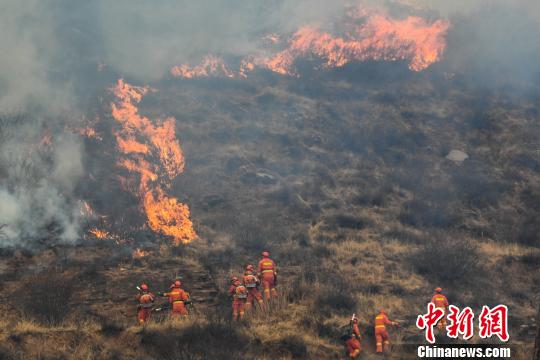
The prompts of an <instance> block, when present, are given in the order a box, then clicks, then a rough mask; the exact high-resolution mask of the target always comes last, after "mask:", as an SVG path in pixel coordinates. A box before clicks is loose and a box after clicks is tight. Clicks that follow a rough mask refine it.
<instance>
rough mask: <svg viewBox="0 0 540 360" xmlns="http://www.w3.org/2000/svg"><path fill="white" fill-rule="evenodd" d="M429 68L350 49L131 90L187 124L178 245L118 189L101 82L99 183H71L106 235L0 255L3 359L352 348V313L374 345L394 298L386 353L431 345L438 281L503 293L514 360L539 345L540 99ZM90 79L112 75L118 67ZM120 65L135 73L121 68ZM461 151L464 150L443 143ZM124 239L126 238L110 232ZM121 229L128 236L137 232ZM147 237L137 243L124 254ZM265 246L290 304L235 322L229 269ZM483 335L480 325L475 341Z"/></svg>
mask: <svg viewBox="0 0 540 360" xmlns="http://www.w3.org/2000/svg"><path fill="white" fill-rule="evenodd" d="M444 69H445V68H444V64H436V65H434V66H433V67H432V68H430V69H428V70H427V71H424V72H422V73H414V72H410V71H408V70H407V68H406V64H404V63H400V62H397V63H374V62H366V63H354V64H350V65H347V66H345V67H342V68H340V69H337V70H332V71H326V72H309V71H307V72H306V73H305V74H303V76H302V78H301V79H296V78H286V77H281V76H278V75H276V74H272V73H269V72H266V71H259V72H256V73H254V74H253V76H252V77H250V78H248V79H242V80H235V79H219V78H216V79H212V78H209V79H193V80H189V79H188V80H181V79H174V78H168V79H166V80H162V81H160V82H157V83H155V84H152V87H153V88H155V89H157V91H155V92H151V93H149V94H147V95H146V96H145V97H144V99H143V100H142V101H141V103H140V104H139V111H140V112H141V113H142V114H144V115H145V116H148V117H149V118H152V119H153V118H166V117H169V116H172V117H174V118H175V119H176V129H175V130H176V134H177V136H178V138H179V140H180V143H181V146H182V150H183V152H184V158H185V163H186V164H185V170H184V172H183V173H182V174H180V175H179V176H178V177H176V178H175V179H174V181H173V183H172V185H171V187H170V191H169V193H170V194H171V195H174V196H175V197H177V198H178V199H179V200H180V201H181V202H183V203H186V204H189V208H190V210H191V219H192V220H193V222H194V228H195V231H196V232H197V234H198V238H197V239H195V240H193V241H192V242H191V243H190V244H189V245H180V246H179V247H176V246H173V245H172V243H171V241H170V240H169V239H168V238H167V237H165V236H159V235H156V234H154V233H152V232H150V231H149V229H148V228H143V229H140V228H135V227H134V224H137V223H142V222H143V221H142V222H141V221H140V219H138V218H137V217H140V215H137V214H138V212H139V207H138V204H137V202H136V201H133V196H132V195H130V194H128V193H125V192H122V191H121V189H120V188H119V185H118V181H117V178H118V174H121V170H118V168H117V167H115V165H114V160H113V159H114V156H115V153H114V151H112V150H107V151H104V150H103V149H113V148H114V145H113V141H114V140H113V139H112V138H111V135H110V128H111V127H113V126H114V125H113V121H112V119H111V115H110V103H111V101H112V100H110V99H109V98H108V97H110V94H107V95H100V96H105V99H104V100H102V102H101V104H100V106H99V107H95V108H93V109H92V111H93V112H95V114H96V116H97V117H99V119H100V122H99V123H98V125H96V131H97V132H98V133H99V134H100V136H101V137H100V138H95V137H90V138H86V139H85V144H84V146H85V150H86V151H87V152H88V153H89V154H90V156H89V157H88V160H87V163H86V164H84V165H85V171H86V172H87V174H91V176H90V175H88V181H87V182H86V183H85V184H84V185H80V186H79V187H78V188H77V190H76V191H77V192H78V193H79V194H81V195H82V196H83V197H84V198H85V199H87V201H88V203H89V204H90V206H91V207H92V208H93V209H94V210H95V211H96V212H97V213H98V214H101V215H103V216H104V217H105V220H100V221H101V222H99V221H98V222H94V223H91V224H90V223H89V224H88V229H90V228H92V227H95V226H97V225H104V224H106V226H105V227H106V228H107V230H108V231H110V233H111V234H112V233H114V236H113V235H106V236H103V238H101V239H99V238H96V237H95V236H93V235H91V234H90V233H87V235H86V236H85V238H84V239H82V240H81V241H80V242H78V244H76V245H49V244H48V242H47V240H45V241H44V242H43V244H42V245H41V246H40V247H39V248H37V249H33V250H32V251H29V250H25V249H18V250H13V249H12V250H9V249H8V250H4V251H3V252H2V253H1V259H0V279H1V290H2V299H3V301H2V303H1V305H0V306H1V309H2V312H3V313H4V314H5V316H4V318H3V319H2V327H1V330H0V357H3V358H7V359H25V358H40V359H81V358H87V359H105V358H110V359H128V358H129V359H143V358H156V359H158V358H159V359H209V358H220V359H240V358H245V359H276V358H279V359H289V358H291V359H292V358H294V359H308V358H309V359H318V358H341V357H342V356H344V348H343V345H342V343H341V341H340V340H339V335H340V333H339V331H340V330H339V329H340V327H341V326H342V325H345V324H346V323H347V321H348V318H349V317H350V315H351V314H352V313H356V314H357V315H358V316H359V319H360V330H361V332H362V333H363V334H364V339H363V341H362V346H363V348H364V350H363V355H362V358H364V359H370V358H377V357H376V355H375V354H374V352H375V351H374V339H373V334H372V324H373V323H372V321H373V317H374V316H375V315H376V311H377V310H378V309H379V308H380V307H384V308H385V309H386V310H387V312H388V313H389V314H390V316H391V317H393V318H395V319H399V320H400V321H401V322H402V324H403V325H402V327H401V328H399V329H396V330H391V339H392V342H393V343H394V348H393V352H392V354H390V355H388V356H387V358H395V359H402V358H406V357H407V356H409V355H410V354H413V355H411V357H414V351H412V352H411V351H409V350H407V345H410V344H418V343H421V342H423V338H422V334H421V332H420V331H419V330H417V329H416V327H415V324H414V323H415V320H416V316H417V315H418V314H421V313H423V312H424V311H425V304H426V303H427V302H428V301H429V299H430V298H431V295H432V292H433V289H434V288H435V287H436V286H441V287H443V288H444V290H445V293H446V294H447V296H448V297H449V299H450V302H451V303H452V304H455V305H457V306H460V307H464V306H471V307H472V308H473V309H475V310H478V309H480V308H481V307H482V305H490V306H493V305H497V304H506V305H507V306H508V307H509V313H510V317H509V326H510V334H511V341H510V344H511V346H512V347H513V349H514V356H513V358H516V359H521V358H529V356H530V355H529V354H531V353H532V347H533V344H534V337H535V327H534V318H535V316H536V311H537V305H538V297H537V296H538V292H539V286H540V271H538V270H539V264H540V249H539V247H540V239H539V238H538V235H539V234H540V225H539V222H538V220H537V219H538V218H539V215H540V208H539V204H540V162H539V161H540V160H539V158H538V144H539V134H540V132H539V129H538V126H539V122H538V118H539V116H540V108H539V104H540V97H539V96H538V92H536V91H534V88H528V87H527V86H525V85H523V84H519V83H515V84H511V85H506V86H504V87H497V88H494V87H484V86H482V85H481V84H478V83H476V82H473V81H470V80H469V79H468V78H467V77H466V76H464V75H459V74H458V75H455V74H448V73H445V72H444V71H443V70H444ZM100 76H101V78H100V79H99V81H101V82H103V83H104V84H111V83H114V81H116V74H114V73H113V72H105V73H103V74H101V75H100ZM128 80H129V79H128ZM452 150H460V151H463V152H465V153H466V154H467V155H468V158H467V159H465V160H464V161H453V160H450V159H448V158H447V155H448V154H449V153H450V151H452ZM119 238H120V239H121V240H120V241H118V239H119ZM122 240H126V241H127V245H126V243H125V242H123V241H122ZM134 248H140V249H143V250H144V251H146V252H148V254H147V255H145V256H143V257H134V254H133V253H132V250H133V249H134ZM264 249H267V250H269V251H270V253H271V255H272V258H274V259H275V260H276V261H277V263H278V267H279V268H280V284H279V291H280V292H281V294H282V297H281V300H280V302H279V304H277V305H275V309H274V311H273V312H272V313H262V314H260V313H259V314H257V315H255V316H254V317H252V318H250V319H249V320H247V321H246V322H245V323H243V324H234V323H231V321H230V311H231V310H230V300H229V298H228V297H227V295H226V290H227V286H228V279H229V277H230V275H233V274H239V273H240V272H241V270H242V268H243V266H244V265H245V264H247V263H254V262H256V261H258V259H259V254H260V252H261V251H262V250H264ZM177 275H181V276H182V277H183V281H184V283H185V286H186V288H187V289H188V290H189V291H190V292H191V294H192V296H193V297H194V299H195V300H196V304H195V305H196V309H197V311H196V314H194V316H193V317H191V318H190V319H189V320H186V321H184V322H172V323H171V322H170V321H168V320H166V316H164V315H159V316H157V317H156V318H155V321H153V322H152V323H150V324H149V325H148V326H146V327H145V328H144V329H141V328H139V327H138V326H136V325H135V323H136V321H135V302H134V300H133V296H134V295H135V294H136V289H135V286H136V285H138V284H139V283H140V282H141V281H146V282H148V283H149V284H150V285H151V287H152V289H155V290H156V291H158V290H160V289H165V288H166V287H167V286H168V285H169V283H170V281H171V279H173V278H174V277H175V276H177ZM473 340H474V341H475V342H481V341H482V340H481V339H479V338H478V337H475V338H474V339H473Z"/></svg>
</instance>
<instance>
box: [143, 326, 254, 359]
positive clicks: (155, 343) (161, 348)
mask: <svg viewBox="0 0 540 360" xmlns="http://www.w3.org/2000/svg"><path fill="white" fill-rule="evenodd" d="M141 335H142V338H141V343H142V345H143V346H144V347H146V348H147V350H148V351H149V353H150V354H151V355H153V358H157V359H175V360H177V359H178V360H181V359H240V358H242V353H243V352H244V351H245V349H246V346H247V345H248V344H249V343H250V342H249V339H248V337H247V336H245V335H244V334H243V333H242V332H241V331H240V327H239V326H237V325H233V324H232V323H229V322H227V321H225V320H224V319H223V318H215V319H212V320H211V321H209V322H206V321H203V322H196V323H195V322H194V323H191V324H178V325H175V324H171V323H169V324H167V323H165V325H164V326H162V327H150V328H146V329H144V330H143V331H142V333H141Z"/></svg>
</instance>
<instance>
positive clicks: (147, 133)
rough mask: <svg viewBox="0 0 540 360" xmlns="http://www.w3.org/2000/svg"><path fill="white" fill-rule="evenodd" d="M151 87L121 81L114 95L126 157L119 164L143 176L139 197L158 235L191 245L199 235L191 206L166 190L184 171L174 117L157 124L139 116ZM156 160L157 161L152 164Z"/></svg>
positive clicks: (121, 147)
mask: <svg viewBox="0 0 540 360" xmlns="http://www.w3.org/2000/svg"><path fill="white" fill-rule="evenodd" d="M148 91H149V88H148V87H140V86H132V85H129V84H127V83H126V82H124V81H123V80H122V79H120V80H118V82H117V84H116V86H114V87H113V88H112V92H113V94H114V96H115V97H116V101H115V102H113V103H111V108H112V116H113V118H114V119H115V120H116V121H117V122H118V123H119V125H120V128H119V130H117V131H116V132H115V134H114V135H115V137H116V144H117V147H118V150H119V151H120V153H122V154H123V156H122V157H121V158H120V159H119V160H118V165H119V166H121V167H123V168H124V169H126V170H128V172H130V173H134V174H137V175H138V176H139V179H138V180H139V183H138V194H137V195H138V196H139V197H140V199H141V207H142V209H143V211H144V213H145V215H146V217H147V220H148V226H149V227H150V228H151V229H152V230H153V231H155V232H158V233H161V234H163V235H166V236H171V237H172V238H173V240H174V242H175V244H176V245H178V244H180V243H185V244H186V243H189V242H190V241H192V240H193V239H195V237H196V236H197V235H196V233H195V230H194V229H193V223H192V222H191V220H190V218H189V215H190V212H189V207H188V206H187V205H185V204H182V203H180V202H179V201H178V200H177V199H176V198H174V197H170V196H168V195H167V194H166V192H165V190H164V188H168V187H170V185H171V180H172V179H174V178H175V177H176V176H178V175H179V174H181V173H182V172H183V171H184V155H183V153H182V149H181V148H180V143H179V142H178V140H177V139H176V133H175V124H176V121H175V119H174V118H172V117H170V118H167V119H165V120H163V121H161V120H158V121H157V122H156V123H157V124H155V125H154V123H153V122H152V121H151V120H150V119H148V118H147V117H145V116H142V115H140V114H139V109H138V108H137V104H138V103H139V102H140V101H141V100H142V98H143V96H144V95H145V94H146V93H147V92H148ZM152 160H154V161H152Z"/></svg>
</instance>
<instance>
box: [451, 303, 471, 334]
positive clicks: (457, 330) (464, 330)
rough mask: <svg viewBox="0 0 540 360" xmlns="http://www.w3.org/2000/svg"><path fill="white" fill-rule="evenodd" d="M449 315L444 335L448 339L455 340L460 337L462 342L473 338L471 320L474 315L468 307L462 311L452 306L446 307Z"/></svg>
mask: <svg viewBox="0 0 540 360" xmlns="http://www.w3.org/2000/svg"><path fill="white" fill-rule="evenodd" d="M448 309H449V310H450V314H449V315H448V320H449V321H450V325H448V326H447V327H446V335H447V336H448V337H450V338H454V339H455V338H457V337H458V335H460V334H461V335H462V337H463V339H464V340H468V339H470V338H471V337H472V336H473V332H474V330H473V318H474V313H473V311H472V309H471V308H470V307H468V306H467V307H466V308H465V309H463V310H462V311H459V308H458V307H457V306H454V305H450V306H449V307H448Z"/></svg>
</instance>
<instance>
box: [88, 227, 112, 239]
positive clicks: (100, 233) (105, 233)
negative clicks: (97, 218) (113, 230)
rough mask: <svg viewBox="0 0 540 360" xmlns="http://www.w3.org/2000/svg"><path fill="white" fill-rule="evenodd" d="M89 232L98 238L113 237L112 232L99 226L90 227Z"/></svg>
mask: <svg viewBox="0 0 540 360" xmlns="http://www.w3.org/2000/svg"><path fill="white" fill-rule="evenodd" d="M88 232H89V233H90V234H92V235H94V236H95V237H96V238H98V239H106V238H110V237H111V234H110V233H109V232H108V231H106V230H102V229H98V228H93V229H90V230H89V231H88Z"/></svg>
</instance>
